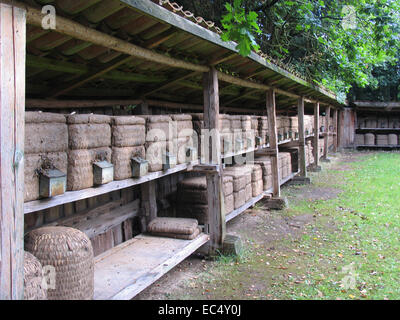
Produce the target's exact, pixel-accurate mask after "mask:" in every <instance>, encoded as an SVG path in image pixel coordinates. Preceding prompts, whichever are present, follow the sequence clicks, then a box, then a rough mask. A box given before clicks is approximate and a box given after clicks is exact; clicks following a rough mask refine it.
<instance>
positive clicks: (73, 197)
mask: <svg viewBox="0 0 400 320" xmlns="http://www.w3.org/2000/svg"><path fill="white" fill-rule="evenodd" d="M197 163H198V161H195V162H194V163H193V164H197ZM188 167H190V164H180V165H177V166H176V167H174V168H172V169H168V170H166V171H157V172H150V173H148V174H147V175H145V176H143V177H140V178H137V179H134V178H130V179H126V180H120V181H112V182H110V183H107V184H104V185H101V186H99V187H94V188H88V189H83V190H78V191H68V192H66V193H65V194H63V195H60V196H56V197H53V198H49V199H41V200H35V201H30V202H26V203H25V205H24V213H25V214H27V213H31V212H35V211H39V210H43V209H47V208H51V207H54V206H58V205H61V204H65V203H68V202H74V201H78V200H82V199H87V198H90V197H94V196H98V195H101V194H105V193H109V192H111V191H115V190H119V189H124V188H128V187H132V186H135V185H139V184H142V183H146V182H149V181H151V180H155V179H159V178H161V177H164V176H167V175H170V174H173V173H177V172H180V171H185V170H187V168H188Z"/></svg>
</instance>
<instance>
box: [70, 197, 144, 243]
mask: <svg viewBox="0 0 400 320" xmlns="http://www.w3.org/2000/svg"><path fill="white" fill-rule="evenodd" d="M138 214H139V199H138V200H136V201H133V202H131V203H129V204H127V205H124V206H122V207H120V208H117V209H113V210H111V211H110V212H108V213H105V214H102V215H98V216H97V217H96V219H90V220H82V221H80V222H79V223H76V224H74V226H73V227H74V228H75V229H78V230H81V231H82V232H84V233H85V234H86V235H87V236H88V237H89V239H92V238H94V237H95V236H97V235H100V234H103V233H106V232H108V231H109V230H111V229H113V228H115V227H117V226H119V225H121V224H122V223H123V222H124V221H126V220H127V219H129V218H132V217H135V216H137V215H138Z"/></svg>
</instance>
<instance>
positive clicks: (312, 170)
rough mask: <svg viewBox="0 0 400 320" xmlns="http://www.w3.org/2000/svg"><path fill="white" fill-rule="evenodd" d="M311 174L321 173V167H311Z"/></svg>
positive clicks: (309, 169)
mask: <svg viewBox="0 0 400 320" xmlns="http://www.w3.org/2000/svg"><path fill="white" fill-rule="evenodd" d="M307 170H308V171H310V172H320V171H321V170H322V168H321V166H314V165H313V166H310V167H309V168H308V169H307Z"/></svg>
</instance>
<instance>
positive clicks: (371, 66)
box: [179, 0, 400, 100]
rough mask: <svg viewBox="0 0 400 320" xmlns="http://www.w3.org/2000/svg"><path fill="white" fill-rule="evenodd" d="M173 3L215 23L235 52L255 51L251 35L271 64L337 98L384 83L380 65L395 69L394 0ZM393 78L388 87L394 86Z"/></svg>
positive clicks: (398, 0) (398, 6)
mask: <svg viewBox="0 0 400 320" xmlns="http://www.w3.org/2000/svg"><path fill="white" fill-rule="evenodd" d="M179 2H180V3H181V4H182V5H184V7H185V8H188V9H189V10H192V11H193V12H194V13H195V14H196V15H201V16H203V17H205V18H207V19H210V20H213V21H217V22H218V21H221V26H222V27H223V28H225V30H226V32H225V33H224V35H223V38H224V40H233V41H236V42H238V44H239V47H238V49H239V48H242V50H241V54H246V53H249V52H250V51H249V50H257V46H254V47H252V45H251V44H253V39H255V41H256V42H257V44H258V45H259V46H260V49H261V51H262V52H264V53H266V54H268V55H269V56H270V57H271V62H273V63H277V64H278V65H279V64H280V63H283V64H285V65H289V66H291V67H290V68H289V70H290V71H291V72H293V73H295V74H297V75H299V76H301V77H303V78H305V79H306V80H308V81H313V82H314V83H316V84H322V85H324V86H326V87H327V88H329V89H331V90H333V91H334V92H335V93H336V94H337V95H338V96H339V98H340V99H341V100H344V99H345V97H346V94H347V93H348V92H349V90H350V88H351V87H352V86H354V87H359V88H363V87H366V86H374V87H377V86H381V85H382V86H385V83H384V82H385V79H383V78H384V76H383V73H380V72H379V71H380V70H381V69H386V70H387V71H389V72H390V74H391V75H393V74H395V73H396V72H397V70H398V65H399V55H400V54H399V52H400V36H399V34H400V0H361V1H359V0H343V1H334V0H324V1H323V0H291V1H288V0H241V1H235V2H233V0H229V1H228V4H227V3H226V2H227V0H210V1H189V0H180V1H179ZM235 3H236V4H235ZM239 3H240V5H239ZM245 12H249V13H250V12H254V13H252V14H251V15H250V17H249V16H248V15H249V14H245ZM255 19H256V21H257V24H258V27H259V29H260V30H261V33H259V32H257V29H256V28H255V26H254V23H252V22H254V20H255ZM246 29H247V32H246V31H245V30H246ZM252 36H254V38H252ZM386 80H387V79H386ZM382 81H383V83H382ZM395 81H397V85H396V84H391V85H392V86H396V87H397V86H398V78H397V77H395ZM396 96H397V94H396Z"/></svg>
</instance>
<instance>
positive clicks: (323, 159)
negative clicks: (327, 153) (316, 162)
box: [320, 158, 331, 163]
mask: <svg viewBox="0 0 400 320" xmlns="http://www.w3.org/2000/svg"><path fill="white" fill-rule="evenodd" d="M320 161H321V162H325V163H330V162H331V160H330V159H328V158H321V160H320Z"/></svg>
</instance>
